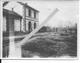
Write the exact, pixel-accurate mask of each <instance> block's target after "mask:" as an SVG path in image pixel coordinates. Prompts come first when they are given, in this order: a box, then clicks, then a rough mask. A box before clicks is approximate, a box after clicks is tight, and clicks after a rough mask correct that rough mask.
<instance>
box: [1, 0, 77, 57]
mask: <svg viewBox="0 0 80 63" xmlns="http://www.w3.org/2000/svg"><path fill="white" fill-rule="evenodd" d="M2 5H3V6H2V10H3V20H2V21H3V27H2V32H3V34H2V35H3V40H2V58H10V59H11V58H14V59H15V58H17V59H23V58H39V59H41V58H77V57H78V52H77V49H78V47H77V43H78V41H77V24H78V21H79V1H78V0H68V1H67V0H61V1H59V0H52V1H49V0H46V1H44V0H43V1H42V0H39V1H37V0H35V1H33V0H31V1H2Z"/></svg>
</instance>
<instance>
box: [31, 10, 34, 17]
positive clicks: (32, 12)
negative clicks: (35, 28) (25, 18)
mask: <svg viewBox="0 0 80 63" xmlns="http://www.w3.org/2000/svg"><path fill="white" fill-rule="evenodd" d="M31 16H32V17H33V18H34V11H33V10H32V11H31Z"/></svg>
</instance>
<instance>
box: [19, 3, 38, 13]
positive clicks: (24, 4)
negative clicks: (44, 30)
mask: <svg viewBox="0 0 80 63" xmlns="http://www.w3.org/2000/svg"><path fill="white" fill-rule="evenodd" d="M18 3H19V4H21V5H23V6H26V7H28V8H31V9H33V10H35V11H36V12H39V11H38V10H37V9H35V8H33V7H31V6H29V5H28V4H27V3H22V2H18Z"/></svg>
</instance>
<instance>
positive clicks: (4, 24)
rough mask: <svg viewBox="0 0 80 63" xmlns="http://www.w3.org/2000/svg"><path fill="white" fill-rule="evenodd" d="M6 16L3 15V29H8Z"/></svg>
mask: <svg viewBox="0 0 80 63" xmlns="http://www.w3.org/2000/svg"><path fill="white" fill-rule="evenodd" d="M6 28H7V27H6V17H3V31H6Z"/></svg>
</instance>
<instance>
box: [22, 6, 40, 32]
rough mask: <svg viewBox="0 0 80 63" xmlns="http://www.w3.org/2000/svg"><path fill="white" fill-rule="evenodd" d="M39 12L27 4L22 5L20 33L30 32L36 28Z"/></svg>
mask: <svg viewBox="0 0 80 63" xmlns="http://www.w3.org/2000/svg"><path fill="white" fill-rule="evenodd" d="M38 14H39V11H38V10H35V9H34V8H32V7H30V6H28V5H27V4H24V5H23V24H22V31H23V32H26V31H28V32H31V31H32V30H34V29H35V28H36V27H37V26H38V22H39V15H38Z"/></svg>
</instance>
